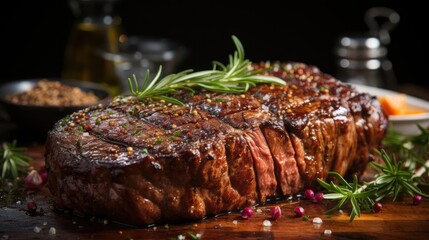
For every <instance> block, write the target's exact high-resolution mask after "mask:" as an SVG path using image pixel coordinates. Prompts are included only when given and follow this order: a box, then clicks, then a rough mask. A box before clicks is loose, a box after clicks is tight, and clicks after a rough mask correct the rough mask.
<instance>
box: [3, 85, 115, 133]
mask: <svg viewBox="0 0 429 240" xmlns="http://www.w3.org/2000/svg"><path fill="white" fill-rule="evenodd" d="M40 80H41V79H26V80H18V81H13V82H9V83H5V84H3V85H0V105H1V107H3V109H4V110H5V115H6V117H5V118H6V119H7V120H8V121H9V122H11V123H12V126H14V131H13V132H14V133H13V134H12V135H13V136H14V137H18V138H24V139H25V140H37V141H44V140H45V139H46V136H47V132H48V131H49V130H50V129H52V127H53V125H54V124H55V123H56V122H57V121H59V120H61V119H62V118H64V117H66V116H67V115H69V114H72V113H73V112H76V111H78V110H80V109H84V108H86V107H90V106H92V105H98V104H100V103H101V104H106V103H107V102H109V101H110V100H111V97H112V96H111V94H110V92H109V91H108V90H107V89H106V88H104V87H101V86H100V85H98V84H95V83H89V82H81V81H72V80H59V79H47V80H49V81H58V82H61V83H63V84H66V85H69V86H74V87H78V88H80V89H81V90H82V91H84V92H90V91H91V92H92V93H94V94H95V95H96V96H97V97H98V99H99V101H98V102H96V103H94V104H87V105H80V106H39V105H23V104H17V103H13V102H11V101H10V100H8V99H7V96H8V95H11V94H16V93H20V92H24V91H27V90H29V89H31V88H32V87H34V86H35V85H36V84H37V82H38V81H40Z"/></svg>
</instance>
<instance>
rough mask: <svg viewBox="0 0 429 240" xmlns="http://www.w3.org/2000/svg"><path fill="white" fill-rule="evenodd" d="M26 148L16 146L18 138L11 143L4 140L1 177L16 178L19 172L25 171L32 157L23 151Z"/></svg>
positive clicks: (0, 152) (0, 165)
mask: <svg viewBox="0 0 429 240" xmlns="http://www.w3.org/2000/svg"><path fill="white" fill-rule="evenodd" d="M24 151H25V148H20V147H17V146H16V140H13V141H12V142H11V143H9V142H3V144H2V146H1V147H0V155H1V156H2V158H1V159H0V161H1V162H0V167H1V169H2V170H1V172H2V173H1V178H8V177H12V178H13V179H16V178H17V177H18V174H19V172H25V170H26V169H25V168H26V167H27V166H28V161H30V159H31V158H30V157H28V156H26V155H25V154H24V153H23V152H24Z"/></svg>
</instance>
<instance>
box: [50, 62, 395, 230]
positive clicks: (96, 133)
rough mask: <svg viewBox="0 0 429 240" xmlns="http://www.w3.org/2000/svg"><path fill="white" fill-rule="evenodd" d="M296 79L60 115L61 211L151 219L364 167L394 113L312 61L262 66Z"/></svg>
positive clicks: (215, 210)
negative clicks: (282, 83) (229, 91)
mask: <svg viewBox="0 0 429 240" xmlns="http://www.w3.org/2000/svg"><path fill="white" fill-rule="evenodd" d="M254 68H255V70H256V69H259V70H263V71H264V72H265V74H267V75H272V76H277V77H280V78H282V79H284V81H285V82H286V86H279V85H267V84H261V85H257V86H255V87H252V88H251V89H250V90H249V91H248V92H246V93H242V94H225V93H213V92H208V91H204V90H200V91H198V92H197V93H194V94H190V93H189V92H177V93H176V94H175V95H174V97H176V98H179V99H180V100H181V101H183V102H184V103H186V105H185V106H178V105H174V104H171V103H166V102H163V101H157V100H141V99H140V100H139V99H137V98H135V97H132V96H128V97H126V96H121V97H117V98H115V99H114V100H113V101H112V102H111V103H109V104H108V105H107V106H94V107H91V108H87V109H83V110H81V111H79V112H75V113H73V114H72V115H71V116H70V117H66V118H64V119H62V120H60V121H58V122H57V123H56V124H55V126H54V127H53V129H52V130H51V131H50V132H49V134H48V138H47V142H46V164H47V168H48V170H49V177H48V187H49V189H50V192H51V193H52V197H53V203H54V206H55V208H57V209H69V210H72V211H73V213H75V214H77V215H82V216H88V217H93V216H99V217H105V218H109V219H111V220H114V221H118V222H122V223H126V224H132V225H137V226H143V225H148V224H157V223H178V222H187V221H195V220H200V219H204V218H206V217H210V216H214V215H216V214H220V213H223V212H227V211H233V210H239V209H242V208H244V207H246V206H253V205H255V204H266V203H267V200H270V199H272V198H279V197H282V196H290V195H293V194H297V193H300V192H301V191H303V190H304V189H306V188H315V187H317V186H318V183H317V181H316V179H317V178H321V179H324V180H326V179H327V174H328V172H329V171H335V172H338V173H340V174H341V175H343V176H345V177H351V176H353V175H355V174H358V175H361V174H362V172H363V171H364V169H365V167H366V166H367V163H368V162H369V161H372V160H375V159H376V158H377V157H378V156H377V154H376V153H375V151H374V149H376V148H379V147H380V145H381V141H382V139H383V137H384V136H385V134H386V129H387V122H388V121H387V120H388V119H387V116H386V115H385V114H384V113H383V111H382V109H381V107H380V104H379V102H378V101H377V99H376V98H375V97H374V96H371V95H369V94H367V93H361V92H358V91H357V90H356V89H355V88H354V87H352V86H350V85H348V84H345V83H343V82H340V81H338V80H336V79H334V78H333V77H331V76H330V75H327V74H324V73H322V72H320V71H319V69H317V68H316V67H314V66H308V65H305V64H302V63H295V62H284V63H279V64H272V65H271V64H268V63H261V64H254Z"/></svg>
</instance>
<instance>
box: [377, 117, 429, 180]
mask: <svg viewBox="0 0 429 240" xmlns="http://www.w3.org/2000/svg"><path fill="white" fill-rule="evenodd" d="M417 127H418V128H419V129H420V133H419V134H417V135H412V136H403V135H400V134H399V133H398V132H396V131H395V130H394V128H392V127H390V128H389V131H388V134H387V136H386V138H384V140H383V146H384V148H385V149H386V150H387V151H389V152H392V153H395V154H394V156H395V157H396V159H405V161H403V164H402V166H401V169H404V170H408V171H410V172H413V173H414V176H418V177H420V176H424V177H426V178H428V177H429V130H427V129H425V128H423V127H422V126H420V125H417ZM424 173H426V174H425V175H423V174H424ZM417 180H419V181H420V184H425V183H423V182H422V179H421V178H419V179H417ZM426 185H427V184H426Z"/></svg>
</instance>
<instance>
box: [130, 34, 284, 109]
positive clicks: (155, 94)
mask: <svg viewBox="0 0 429 240" xmlns="http://www.w3.org/2000/svg"><path fill="white" fill-rule="evenodd" d="M232 40H233V41H234V44H235V46H236V48H237V50H236V51H235V52H234V54H233V55H229V64H228V65H224V64H222V63H220V62H218V61H213V69H212V70H205V71H198V72H194V71H193V70H192V69H189V70H185V71H182V72H179V73H177V74H170V75H167V76H165V77H163V78H162V79H160V76H161V72H162V66H160V68H159V70H158V72H157V74H156V75H155V77H154V78H153V79H152V80H150V79H149V70H147V72H146V75H145V78H144V79H143V82H142V84H141V85H140V86H139V83H138V81H137V79H136V77H135V75H133V77H132V78H129V79H128V84H129V87H130V92H131V93H132V95H134V96H136V97H138V98H141V99H145V98H152V99H163V100H165V101H167V102H171V103H174V104H178V105H183V103H182V102H181V101H180V100H178V99H175V98H173V97H169V96H167V95H168V94H169V93H172V92H174V91H176V90H178V89H182V90H187V91H190V92H193V91H194V89H196V88H203V89H206V90H208V91H212V92H223V93H241V92H246V91H247V90H248V89H249V88H250V87H251V86H255V85H256V84H260V83H272V84H278V85H285V84H286V83H285V82H284V81H283V80H282V79H280V78H277V77H273V76H265V75H262V74H260V72H258V71H255V70H253V69H252V68H251V62H250V61H249V60H247V59H245V58H244V49H243V46H242V44H241V42H240V41H239V40H238V38H237V37H235V36H232Z"/></svg>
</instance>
